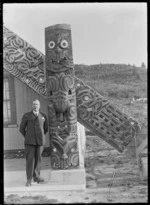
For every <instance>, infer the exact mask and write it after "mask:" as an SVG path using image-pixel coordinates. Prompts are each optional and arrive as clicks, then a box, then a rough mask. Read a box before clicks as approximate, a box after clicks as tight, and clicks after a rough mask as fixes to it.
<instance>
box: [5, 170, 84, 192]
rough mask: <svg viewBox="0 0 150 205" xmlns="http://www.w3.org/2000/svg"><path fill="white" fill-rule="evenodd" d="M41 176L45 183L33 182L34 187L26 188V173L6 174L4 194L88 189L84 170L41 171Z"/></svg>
mask: <svg viewBox="0 0 150 205" xmlns="http://www.w3.org/2000/svg"><path fill="white" fill-rule="evenodd" d="M41 176H42V177H43V178H44V179H45V183H40V184H37V183H35V182H32V186H30V187H26V186H25V183H26V173H25V171H14V172H12V171H11V172H5V173H4V193H8V192H9V193H15V194H17V192H28V191H31V192H41V191H57V190H58V191H60V190H62V191H63V190H85V187H86V178H85V176H86V175H85V170H84V169H77V170H56V171H55V170H41Z"/></svg>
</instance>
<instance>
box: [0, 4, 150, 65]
mask: <svg viewBox="0 0 150 205" xmlns="http://www.w3.org/2000/svg"><path fill="white" fill-rule="evenodd" d="M3 23H4V26H6V27H7V28H9V29H10V30H12V31H13V32H14V33H16V34H17V35H19V36H20V37H21V38H23V39H24V40H25V41H27V42H28V43H30V44H31V45H32V46H33V47H35V48H36V49H38V50H39V51H41V52H42V53H43V54H45V28H46V27H48V26H52V25H55V24H70V26H71V34H72V45H73V61H74V64H86V65H92V64H99V63H112V64H118V63H119V64H131V65H133V64H134V65H135V66H141V63H142V62H144V63H145V65H146V66H147V3H11V4H7V3H5V4H3Z"/></svg>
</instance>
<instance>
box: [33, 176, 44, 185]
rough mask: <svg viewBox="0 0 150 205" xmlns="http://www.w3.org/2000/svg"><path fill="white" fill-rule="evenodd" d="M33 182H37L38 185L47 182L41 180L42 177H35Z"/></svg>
mask: <svg viewBox="0 0 150 205" xmlns="http://www.w3.org/2000/svg"><path fill="white" fill-rule="evenodd" d="M33 181H34V182H37V183H38V184H39V183H41V182H45V180H44V179H43V178H41V177H34V178H33Z"/></svg>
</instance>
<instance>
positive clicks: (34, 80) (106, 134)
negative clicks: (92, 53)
mask: <svg viewBox="0 0 150 205" xmlns="http://www.w3.org/2000/svg"><path fill="white" fill-rule="evenodd" d="M63 35H65V33H64V34H63ZM15 39H17V40H15ZM67 40H69V39H67ZM70 42H71V41H70ZM51 46H53V43H52V44H50V47H51ZM19 47H21V49H22V50H20V49H19ZM27 48H29V51H30V52H29V51H28V52H27V53H26V50H27ZM18 50H19V51H18ZM33 51H34V52H33ZM49 52H51V51H49ZM71 52H72V49H71V47H70V51H69V52H68V53H64V52H61V53H60V58H61V59H62V58H64V57H66V56H67V55H68V54H70V55H69V56H67V58H68V61H66V60H65V59H64V60H63V61H61V63H62V66H55V65H56V64H55V60H56V61H59V59H58V57H59V56H56V57H55V56H54V57H53V61H54V64H52V62H51V60H52V59H49V60H50V65H54V66H50V67H51V69H49V68H48V69H47V72H49V74H48V76H49V75H50V81H49V80H48V85H47V86H48V87H49V88H48V89H49V90H51V91H53V94H54V93H55V106H56V108H57V110H59V108H61V110H63V109H64V110H65V108H66V105H67V102H69V101H71V100H73V99H74V97H73V96H74V81H73V78H72V76H71V75H72V74H71V72H73V66H72V65H73V60H72V53H71ZM33 54H34V55H33ZM50 55H51V56H53V53H51V54H50ZM13 56H14V58H13ZM35 56H36V57H37V58H35ZM34 59H36V60H34ZM49 60H48V62H49ZM22 61H23V62H24V63H22ZM35 62H36V63H35ZM27 65H28V66H27ZM34 65H36V66H34ZM69 68H70V69H69ZM4 69H6V70H7V71H8V72H10V73H12V75H14V76H15V77H17V78H18V79H20V80H21V81H22V82H23V83H27V85H29V86H30V87H31V88H32V89H34V90H35V91H36V92H38V93H39V94H41V95H42V96H43V97H46V95H48V96H49V97H50V98H51V99H53V98H52V95H51V96H50V94H51V93H50V92H49V93H48V94H46V87H45V77H44V76H45V74H44V55H43V54H42V53H40V52H39V51H38V50H36V49H35V48H33V47H32V46H31V45H29V44H28V43H27V42H25V41H24V40H23V39H21V38H20V37H18V36H17V35H16V34H14V33H13V32H11V31H10V30H9V29H7V28H5V27H4ZM60 69H63V70H61V71H62V72H60ZM54 71H56V72H54ZM56 73H57V75H56ZM65 76H66V77H65ZM74 78H75V89H76V90H75V92H76V104H77V120H78V121H79V122H80V123H81V124H82V125H84V126H85V127H87V128H88V129H90V130H91V131H92V132H93V133H94V134H96V135H97V136H99V137H101V138H102V139H103V140H104V141H106V142H107V143H109V144H110V145H111V146H113V147H114V148H115V149H117V150H118V151H120V152H122V151H123V150H124V149H125V147H126V146H127V144H128V143H130V142H131V141H132V138H133V137H134V133H135V132H138V129H139V123H138V122H137V121H136V120H134V119H132V118H131V117H130V116H127V115H126V114H124V113H122V112H121V111H120V110H119V109H118V108H116V107H115V106H114V105H113V104H112V103H110V102H109V101H108V100H107V99H105V98H104V97H103V96H101V95H100V94H99V93H98V92H96V91H94V90H93V89H92V88H91V87H90V86H88V85H86V84H85V83H84V82H82V81H81V80H80V79H78V78H77V77H74ZM25 79H26V80H25ZM41 79H42V80H43V82H40V81H42V80H41ZM66 79H67V80H66ZM68 84H69V85H68ZM59 85H61V86H62V89H63V92H61V90H60V91H58V87H59ZM70 86H73V89H72V87H71V89H72V93H71V95H69V93H68V92H67V89H68V87H70ZM58 92H60V99H61V98H62V99H63V100H58V101H57V100H56V99H57V97H58ZM71 97H73V99H71ZM58 99H59V98H58ZM56 102H57V103H56ZM69 103H71V102H69ZM72 103H74V102H72ZM73 112H75V109H74V108H73V107H72V110H70V119H69V121H70V120H71V119H72V118H73V119H75V118H74V117H73V116H75V115H73V114H71V113H73ZM49 115H50V116H51V117H50V123H53V124H55V122H56V120H57V119H59V120H58V122H57V123H58V124H59V122H60V125H63V123H62V120H61V119H65V118H66V114H64V115H63V116H62V115H60V116H59V117H57V116H58V115H57V112H54V108H53V105H50V104H49ZM71 116H72V117H71ZM66 121H67V120H66ZM72 122H73V121H72ZM60 125H58V126H59V127H58V133H60V132H61V133H64V136H65V135H66V134H67V133H68V128H67V127H65V126H66V123H64V125H63V126H60ZM72 129H74V128H72ZM53 130H54V132H55V128H54V127H53ZM51 132H53V131H51ZM61 139H62V138H61ZM63 143H64V141H63V140H62V141H61V143H60V144H63ZM55 144H57V143H55ZM61 146H62V145H61ZM55 161H57V159H55ZM55 164H57V162H56V163H55Z"/></svg>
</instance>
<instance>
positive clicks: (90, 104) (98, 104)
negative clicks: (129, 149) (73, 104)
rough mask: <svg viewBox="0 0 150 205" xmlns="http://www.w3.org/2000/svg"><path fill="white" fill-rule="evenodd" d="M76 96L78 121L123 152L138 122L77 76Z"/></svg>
mask: <svg viewBox="0 0 150 205" xmlns="http://www.w3.org/2000/svg"><path fill="white" fill-rule="evenodd" d="M76 97H77V116H78V121H79V122H80V123H81V124H82V125H84V126H85V127H87V128H88V129H89V130H91V131H92V132H93V133H95V134H96V135H97V136H99V137H101V138H102V139H103V140H104V141H106V142H107V143H109V144H110V145H111V146H113V147H114V148H115V149H117V150H118V151H119V152H123V150H124V149H125V147H126V146H127V145H128V144H129V143H130V142H131V141H132V139H133V137H134V135H135V133H137V132H138V130H139V128H140V127H139V124H138V122H137V121H136V120H134V119H133V118H131V117H129V116H127V115H126V114H125V113H122V112H121V111H120V110H119V109H118V108H116V107H115V106H114V105H113V104H112V103H110V102H109V101H108V100H107V99H105V98H104V97H103V96H102V95H100V94H99V93H98V92H96V91H94V90H93V89H92V88H91V87H90V86H88V85H86V84H85V83H83V82H82V81H81V80H80V79H77V78H76Z"/></svg>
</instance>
